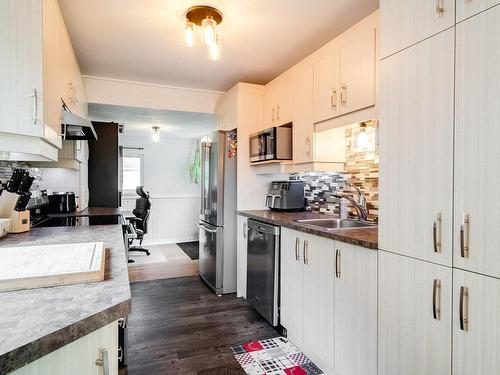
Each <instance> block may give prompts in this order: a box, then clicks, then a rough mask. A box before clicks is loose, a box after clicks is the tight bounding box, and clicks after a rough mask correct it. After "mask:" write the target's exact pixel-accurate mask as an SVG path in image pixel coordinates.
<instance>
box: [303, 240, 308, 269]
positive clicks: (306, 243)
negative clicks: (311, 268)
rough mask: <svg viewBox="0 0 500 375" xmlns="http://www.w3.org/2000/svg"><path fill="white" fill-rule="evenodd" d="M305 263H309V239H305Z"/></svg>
mask: <svg viewBox="0 0 500 375" xmlns="http://www.w3.org/2000/svg"><path fill="white" fill-rule="evenodd" d="M303 251H304V264H309V254H308V253H309V241H307V240H304V248H303Z"/></svg>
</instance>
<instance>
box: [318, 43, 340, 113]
mask: <svg viewBox="0 0 500 375" xmlns="http://www.w3.org/2000/svg"><path fill="white" fill-rule="evenodd" d="M339 102H340V49H339V46H338V44H337V43H336V42H333V43H330V44H329V45H328V46H327V47H326V48H325V50H324V51H321V53H320V55H319V56H318V57H317V59H316V61H315V62H314V122H321V121H324V120H328V119H330V118H332V117H336V116H338V115H339V114H340V105H339Z"/></svg>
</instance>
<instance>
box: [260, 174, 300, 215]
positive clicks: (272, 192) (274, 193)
mask: <svg viewBox="0 0 500 375" xmlns="http://www.w3.org/2000/svg"><path fill="white" fill-rule="evenodd" d="M266 207H268V208H270V209H271V210H277V211H303V210H304V208H305V197H304V182H303V181H298V180H293V181H289V180H286V181H273V182H271V184H270V185H269V191H268V193H267V195H266Z"/></svg>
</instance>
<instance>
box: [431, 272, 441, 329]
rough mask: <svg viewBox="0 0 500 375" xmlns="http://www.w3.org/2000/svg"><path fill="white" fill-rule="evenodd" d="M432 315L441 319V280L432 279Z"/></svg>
mask: <svg viewBox="0 0 500 375" xmlns="http://www.w3.org/2000/svg"><path fill="white" fill-rule="evenodd" d="M432 315H433V316H434V319H436V320H441V280H439V279H434V284H433V286H432Z"/></svg>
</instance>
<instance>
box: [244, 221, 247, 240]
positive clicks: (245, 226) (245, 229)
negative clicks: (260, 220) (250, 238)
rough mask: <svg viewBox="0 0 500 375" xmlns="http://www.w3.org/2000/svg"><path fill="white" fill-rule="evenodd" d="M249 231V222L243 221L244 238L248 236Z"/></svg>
mask: <svg viewBox="0 0 500 375" xmlns="http://www.w3.org/2000/svg"><path fill="white" fill-rule="evenodd" d="M247 231H248V228H247V222H246V221H245V222H243V238H247Z"/></svg>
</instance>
